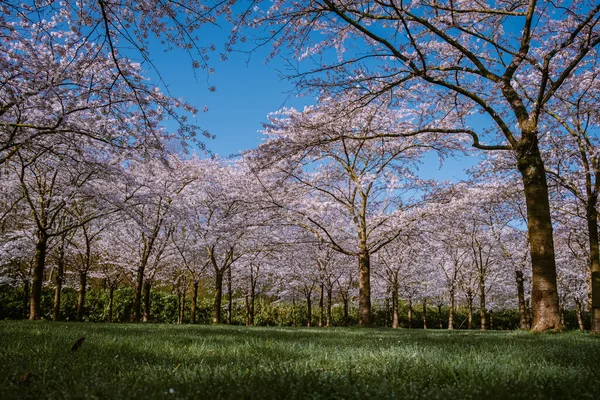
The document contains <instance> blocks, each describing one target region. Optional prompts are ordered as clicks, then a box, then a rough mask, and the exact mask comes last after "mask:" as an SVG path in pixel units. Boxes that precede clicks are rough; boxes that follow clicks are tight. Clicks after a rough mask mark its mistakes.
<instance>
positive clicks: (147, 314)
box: [143, 281, 152, 322]
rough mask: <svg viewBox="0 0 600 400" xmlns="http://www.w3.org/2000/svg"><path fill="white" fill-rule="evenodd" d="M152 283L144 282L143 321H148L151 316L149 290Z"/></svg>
mask: <svg viewBox="0 0 600 400" xmlns="http://www.w3.org/2000/svg"><path fill="white" fill-rule="evenodd" d="M151 289H152V284H151V283H150V282H148V281H145V282H144V319H143V321H144V322H150V320H151V318H152V316H151V315H150V290H151Z"/></svg>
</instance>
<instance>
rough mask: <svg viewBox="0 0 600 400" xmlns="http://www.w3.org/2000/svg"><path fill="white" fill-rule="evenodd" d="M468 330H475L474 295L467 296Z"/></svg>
mask: <svg viewBox="0 0 600 400" xmlns="http://www.w3.org/2000/svg"><path fill="white" fill-rule="evenodd" d="M467 329H473V295H472V294H471V293H468V294H467Z"/></svg>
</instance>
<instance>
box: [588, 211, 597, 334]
mask: <svg viewBox="0 0 600 400" xmlns="http://www.w3.org/2000/svg"><path fill="white" fill-rule="evenodd" d="M595 203H596V201H589V202H588V207H587V213H586V214H587V223H588V240H589V246H590V269H591V276H592V282H591V283H592V284H591V298H592V307H591V309H590V321H591V331H592V332H596V333H599V332H600V248H599V246H598V212H597V211H596V207H595Z"/></svg>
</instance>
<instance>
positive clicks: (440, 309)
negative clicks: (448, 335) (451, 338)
mask: <svg viewBox="0 0 600 400" xmlns="http://www.w3.org/2000/svg"><path fill="white" fill-rule="evenodd" d="M438 320H439V322H440V329H444V321H442V305H441V304H438Z"/></svg>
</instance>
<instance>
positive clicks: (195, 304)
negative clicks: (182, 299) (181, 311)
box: [192, 282, 198, 324]
mask: <svg viewBox="0 0 600 400" xmlns="http://www.w3.org/2000/svg"><path fill="white" fill-rule="evenodd" d="M197 307H198V282H194V286H193V289H192V324H195V323H196V309H197Z"/></svg>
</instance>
